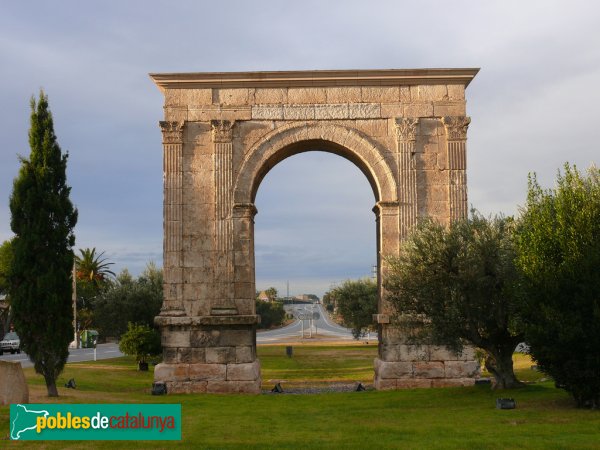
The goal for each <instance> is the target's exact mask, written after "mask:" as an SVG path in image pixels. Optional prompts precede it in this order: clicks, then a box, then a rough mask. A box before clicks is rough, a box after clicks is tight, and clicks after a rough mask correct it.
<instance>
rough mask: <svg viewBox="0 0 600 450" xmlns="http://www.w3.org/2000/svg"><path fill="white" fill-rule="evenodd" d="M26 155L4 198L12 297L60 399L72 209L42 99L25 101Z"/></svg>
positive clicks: (63, 163)
mask: <svg viewBox="0 0 600 450" xmlns="http://www.w3.org/2000/svg"><path fill="white" fill-rule="evenodd" d="M29 146H30V147H31V153H30V155H29V158H24V157H23V158H21V168H20V170H19V174H18V176H17V177H16V178H15V180H14V182H13V191H12V195H11V197H10V211H11V222H10V225H11V228H12V231H13V232H14V233H15V237H14V239H13V241H12V244H11V247H12V265H11V268H10V276H9V278H10V300H11V307H12V311H13V314H14V324H15V327H16V331H17V332H18V333H19V337H20V338H21V346H22V348H23V350H24V351H25V352H26V353H27V355H29V358H30V359H31V361H32V362H33V364H34V367H35V370H36V372H38V373H40V374H42V375H43V376H44V379H45V381H46V388H47V390H48V395H49V396H58V391H57V389H56V379H57V377H58V375H59V374H60V373H61V372H62V369H63V367H64V365H65V363H66V361H67V356H68V355H69V343H70V342H71V341H72V340H73V335H74V331H73V325H72V320H73V310H72V305H71V289H72V288H71V272H72V268H73V251H72V247H73V245H74V243H75V236H74V234H73V228H74V227H75V224H76V223H77V210H76V209H75V208H74V207H73V204H72V203H71V200H70V198H69V195H70V192H71V188H70V187H69V186H68V185H67V174H66V169H67V155H66V154H63V153H62V151H61V149H60V146H59V145H58V142H57V139H56V135H55V134H54V124H53V120H52V114H51V112H50V110H49V108H48V98H47V97H46V95H45V94H44V93H43V92H40V96H39V99H38V100H37V101H36V100H35V99H33V98H32V99H31V126H30V129H29Z"/></svg>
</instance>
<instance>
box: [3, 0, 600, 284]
mask: <svg viewBox="0 0 600 450" xmlns="http://www.w3.org/2000/svg"><path fill="white" fill-rule="evenodd" d="M0 11H1V12H0V69H1V70H0V80H1V81H2V82H1V83H0V137H1V138H2V139H1V143H0V240H4V239H7V238H9V237H10V236H11V235H12V233H11V230H10V223H9V221H10V213H9V209H8V197H9V195H10V192H11V189H12V180H13V178H14V177H15V175H16V173H17V171H18V160H17V154H22V155H27V154H28V152H29V149H28V145H27V129H28V125H29V124H28V121H29V98H30V97H31V95H32V94H35V93H37V92H38V90H39V89H40V87H43V88H44V89H45V91H46V92H47V94H48V95H49V98H50V107H51V109H52V111H53V114H54V119H55V131H56V133H57V135H58V138H59V142H60V144H61V146H62V148H63V150H68V151H69V153H70V159H69V173H68V177H69V182H70V184H71V185H72V188H73V190H72V198H73V201H74V202H75V204H76V206H77V207H78V209H79V223H78V224H77V228H76V235H77V247H80V248H82V247H96V248H97V249H99V250H103V251H106V255H107V256H108V257H109V258H110V259H111V260H112V261H114V262H115V267H116V269H117V270H120V269H122V268H124V267H128V268H129V269H130V270H131V272H133V273H136V274H137V273H139V272H140V271H141V270H142V269H143V267H144V265H145V264H146V262H148V261H150V260H154V261H156V262H157V263H161V259H162V257H161V252H162V206H161V202H162V185H161V183H162V172H161V171H162V167H161V164H162V159H161V137H160V133H159V129H158V126H157V122H158V121H159V120H160V119H161V114H162V96H161V94H160V93H159V91H158V89H156V87H155V86H154V85H153V84H152V82H151V81H150V79H149V78H148V75H147V74H148V73H149V72H202V71H248V70H304V69H373V68H386V69H387V68H435V67H480V68H481V72H480V73H479V74H478V75H477V77H476V78H475V80H474V81H473V82H472V83H471V85H470V86H469V88H468V90H467V99H468V105H467V110H468V114H469V115H470V116H471V117H472V122H471V126H470V128H469V135H468V138H469V139H468V185H469V196H470V197H469V201H470V202H471V203H472V204H473V205H474V206H476V207H477V208H478V209H480V210H481V211H482V212H484V213H486V214H487V213H494V212H504V213H506V214H514V213H516V212H517V211H518V205H519V204H522V203H523V201H524V198H525V190H526V184H527V173H528V172H530V171H535V172H537V174H538V177H539V179H540V180H541V182H542V183H543V184H544V185H546V186H551V185H552V183H553V180H554V177H555V175H556V171H557V169H558V168H559V167H561V166H562V164H563V163H564V162H565V161H570V162H572V163H575V164H577V165H578V166H580V167H582V168H585V167H587V166H589V165H590V163H592V162H593V161H595V162H596V163H599V162H600V161H599V159H600V158H599V157H598V156H599V148H598V144H597V140H596V139H597V130H598V129H599V128H600V127H599V125H598V113H597V110H598V108H599V107H600V26H599V25H598V24H599V23H600V4H598V3H596V2H592V1H589V0H587V1H573V0H571V1H548V0H545V1H507V0H502V1H485V2H480V1H474V0H473V1H459V0H454V1H452V2H442V1H433V0H429V1H418V2H417V1H399V0H396V1H377V0H369V1H337V2H335V1H330V2H329V1H327V2H325V1H307V0H303V1H301V2H300V1H296V2H284V1H260V0H255V1H252V2H249V1H242V0H240V1H232V0H230V1H227V2H215V1H200V0H197V1H184V0H178V1H176V2H170V1H132V0H128V1H122V0H114V1H94V2H82V1H66V0H61V1H55V2H48V1H37V2H36V1H19V2H8V1H7V2H2V6H1V9H0ZM315 150H318V149H315ZM325 194H326V195H325ZM373 203H374V198H373V194H372V192H371V190H370V187H369V185H368V183H367V181H366V179H365V178H364V176H363V175H362V174H361V173H360V172H359V171H358V169H356V168H355V167H354V166H353V165H352V164H351V163H349V162H347V161H346V160H344V159H341V158H339V157H335V156H332V155H328V154H324V153H319V152H310V153H306V154H303V155H297V156H294V157H292V158H289V159H287V160H285V161H283V162H282V163H281V164H279V165H278V166H276V167H275V168H274V169H273V170H272V171H271V172H270V173H269V174H268V175H267V177H266V178H265V180H264V181H263V183H262V184H261V186H260V188H259V191H258V196H257V207H258V209H259V214H258V215H257V217H256V265H257V287H258V288H259V289H260V288H266V287H268V286H270V285H274V286H275V287H277V288H278V289H279V290H280V292H285V289H286V281H287V280H289V283H290V293H291V294H300V293H303V292H315V293H317V294H319V295H321V294H322V293H323V292H324V291H326V290H327V289H328V288H329V287H330V286H331V285H332V284H335V283H339V282H340V281H343V280H344V279H347V278H356V277H361V276H368V275H370V273H371V266H372V265H373V264H374V262H375V222H374V215H373V213H372V212H371V208H372V206H373Z"/></svg>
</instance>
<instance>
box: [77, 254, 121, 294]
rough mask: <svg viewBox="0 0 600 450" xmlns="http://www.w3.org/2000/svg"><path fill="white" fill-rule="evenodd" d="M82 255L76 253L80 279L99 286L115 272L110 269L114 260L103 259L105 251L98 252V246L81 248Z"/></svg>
mask: <svg viewBox="0 0 600 450" xmlns="http://www.w3.org/2000/svg"><path fill="white" fill-rule="evenodd" d="M79 253H81V256H77V255H75V269H76V276H77V279H78V280H85V281H89V282H91V283H93V284H94V285H96V286H99V285H100V284H102V283H103V282H105V281H106V280H107V279H108V278H110V277H114V276H115V273H114V272H113V271H111V270H110V269H109V266H111V265H112V264H114V263H112V262H107V260H106V258H105V259H102V255H104V252H102V253H99V254H96V248H95V247H94V248H92V249H90V248H84V249H79Z"/></svg>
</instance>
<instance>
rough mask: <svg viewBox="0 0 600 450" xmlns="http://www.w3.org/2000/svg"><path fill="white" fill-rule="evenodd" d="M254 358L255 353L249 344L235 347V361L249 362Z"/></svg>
mask: <svg viewBox="0 0 600 450" xmlns="http://www.w3.org/2000/svg"><path fill="white" fill-rule="evenodd" d="M255 358H256V353H255V351H254V347H253V346H251V345H247V346H243V347H236V348H235V362H236V363H238V364H240V363H249V362H252V361H254V359H255Z"/></svg>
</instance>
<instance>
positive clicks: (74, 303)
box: [73, 261, 79, 348]
mask: <svg viewBox="0 0 600 450" xmlns="http://www.w3.org/2000/svg"><path fill="white" fill-rule="evenodd" d="M73 333H74V334H75V336H74V339H73V342H74V343H75V348H79V334H78V333H77V266H76V263H75V261H73Z"/></svg>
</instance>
